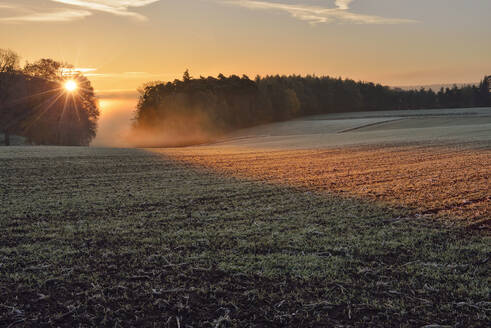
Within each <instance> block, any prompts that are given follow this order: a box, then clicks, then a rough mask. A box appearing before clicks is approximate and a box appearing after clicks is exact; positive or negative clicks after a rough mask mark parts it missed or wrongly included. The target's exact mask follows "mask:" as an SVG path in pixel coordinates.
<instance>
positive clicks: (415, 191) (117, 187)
mask: <svg viewBox="0 0 491 328" xmlns="http://www.w3.org/2000/svg"><path fill="white" fill-rule="evenodd" d="M443 112H444V111H443ZM443 112H442V115H449V114H448V113H443ZM466 113H469V112H466ZM399 114H401V115H402V114H403V113H402V112H400V113H399ZM367 115H368V116H370V115H371V116H373V117H367ZM391 115H392V114H390V115H385V114H380V117H375V116H374V113H368V114H361V113H356V114H353V116H351V118H350V117H344V118H340V117H336V116H333V117H332V116H328V117H324V118H315V119H314V118H307V119H303V120H297V121H292V122H283V123H278V124H275V125H271V126H269V128H268V127H267V126H263V127H257V128H254V129H249V130H246V131H240V132H238V133H236V134H235V135H234V136H232V137H231V138H229V139H227V140H222V141H221V142H220V143H217V144H213V145H206V146H201V147H190V148H183V149H147V150H144V149H111V148H64V147H11V148H6V147H0V167H1V168H2V169H1V170H0V202H1V206H0V236H1V238H0V295H1V297H0V326H1V327H3V326H6V327H8V326H19V327H23V326H25V327H40V326H41V327H42V326H61V327H73V326H79V325H81V326H108V327H115V326H123V327H134V326H141V327H154V326H158V327H161V326H163V327H189V326H193V327H197V326H205V327H244V326H255V327H265V326H267V327H284V326H294V327H308V326H322V327H334V326H339V327H423V326H426V325H441V326H451V327H454V326H455V327H484V326H488V325H489V323H490V316H491V308H490V304H489V299H490V286H489V254H490V253H491V245H490V241H491V239H490V236H489V230H487V229H488V228H487V224H489V219H490V197H491V195H490V191H489V175H490V169H489V168H490V167H491V144H490V138H491V136H490V133H491V132H490V131H491V130H490V129H488V128H489V126H490V125H491V122H490V120H489V110H485V109H482V110H477V113H474V114H472V115H474V116H475V115H478V119H476V117H471V116H472V115H471V116H469V117H461V116H463V115H462V114H461V113H457V112H451V117H441V115H440V116H439V117H428V119H429V120H431V123H430V122H429V121H427V120H426V119H425V120H422V121H419V120H421V117H411V118H410V119H411V121H407V122H406V123H407V125H404V124H403V122H404V121H402V120H399V119H401V118H402V119H406V118H408V117H406V116H407V115H405V114H404V115H402V116H398V117H397V118H396V117H395V116H391ZM432 115H433V116H435V112H432ZM355 116H356V117H355ZM362 116H365V117H362ZM454 116H455V120H453V119H451V120H447V119H448V118H453V117H454ZM387 117H388V118H389V120H392V118H394V121H393V122H382V121H386V120H387ZM364 119H366V120H367V121H364V122H363V121H360V120H364ZM368 119H370V120H368ZM308 122H317V123H318V124H319V125H315V124H314V123H310V127H309V123H308ZM380 122H382V123H381V124H379V123H380ZM373 123H376V124H375V125H374V124H373ZM347 130H348V131H347ZM309 131H310V132H309ZM299 132H301V133H299ZM266 134H267V135H266ZM385 136H388V139H385V142H380V140H384V137H385ZM435 327H436V326H435Z"/></svg>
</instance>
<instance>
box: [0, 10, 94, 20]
mask: <svg viewBox="0 0 491 328" xmlns="http://www.w3.org/2000/svg"><path fill="white" fill-rule="evenodd" d="M0 8H1V7H0ZM9 9H13V8H11V7H9ZM90 15H91V13H90V12H89V11H87V10H75V9H55V10H53V11H49V12H42V13H37V12H34V13H27V14H24V15H16V16H11V17H2V18H0V23H28V22H31V23H35V22H70V21H73V20H78V19H83V18H85V17H87V16H90Z"/></svg>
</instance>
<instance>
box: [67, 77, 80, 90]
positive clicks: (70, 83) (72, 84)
mask: <svg viewBox="0 0 491 328" xmlns="http://www.w3.org/2000/svg"><path fill="white" fill-rule="evenodd" d="M77 88H78V85H77V82H75V81H74V80H68V81H66V82H65V90H66V91H68V92H74V91H75V90H77Z"/></svg>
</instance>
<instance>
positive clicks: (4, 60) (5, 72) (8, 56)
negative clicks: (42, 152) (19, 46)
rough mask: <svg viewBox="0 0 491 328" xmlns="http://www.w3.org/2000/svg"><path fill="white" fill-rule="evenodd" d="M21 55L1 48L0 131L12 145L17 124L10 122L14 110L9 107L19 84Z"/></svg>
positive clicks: (7, 143) (8, 143)
mask: <svg viewBox="0 0 491 328" xmlns="http://www.w3.org/2000/svg"><path fill="white" fill-rule="evenodd" d="M19 60H20V57H19V55H17V54H16V53H15V52H13V51H12V50H5V49H0V132H3V134H4V138H5V141H4V142H5V145H7V146H9V145H10V134H11V133H13V132H14V131H15V130H16V126H14V125H13V124H9V122H11V121H12V116H13V112H12V111H11V110H9V108H8V107H7V102H8V100H9V98H10V95H11V94H12V93H14V92H15V91H14V89H15V87H16V84H18V82H19V81H18V70H19Z"/></svg>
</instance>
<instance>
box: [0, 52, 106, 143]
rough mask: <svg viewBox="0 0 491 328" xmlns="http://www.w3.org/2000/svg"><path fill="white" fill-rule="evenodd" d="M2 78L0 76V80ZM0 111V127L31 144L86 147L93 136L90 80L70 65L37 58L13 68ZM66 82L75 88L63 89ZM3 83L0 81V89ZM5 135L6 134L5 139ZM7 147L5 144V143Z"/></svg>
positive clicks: (94, 120) (96, 114)
mask: <svg viewBox="0 0 491 328" xmlns="http://www.w3.org/2000/svg"><path fill="white" fill-rule="evenodd" d="M2 76H4V77H5V76H7V74H4V73H2V74H1V75H0V81H1V80H2V78H1V77H2ZM12 76H13V77H12V78H10V80H9V82H8V83H5V85H6V86H7V87H4V89H5V90H7V88H8V90H7V92H5V93H2V94H5V95H6V96H5V98H6V100H5V101H3V103H2V104H3V105H2V107H1V108H2V110H1V111H0V128H1V127H3V130H4V131H5V130H7V132H8V133H15V134H19V135H21V136H24V137H26V138H27V140H28V141H29V142H31V143H33V144H44V145H48V144H49V145H69V146H76V145H83V146H85V145H89V143H90V142H91V140H92V139H93V138H94V137H95V135H96V129H97V119H98V117H99V109H98V107H97V101H96V98H95V94H94V90H93V88H92V86H91V83H90V81H89V80H88V79H87V78H86V77H84V76H83V75H81V74H80V73H78V72H75V71H73V70H72V69H71V66H69V65H66V64H63V63H60V62H57V61H54V60H52V59H41V60H39V61H37V62H34V63H28V64H26V66H25V68H24V70H22V71H21V70H19V69H18V67H16V68H15V69H14V73H12ZM67 80H74V81H75V82H76V84H77V86H78V88H77V90H75V91H74V92H69V91H67V90H66V89H65V88H64V84H65V83H66V81H67ZM2 85H3V83H2V82H0V88H2ZM8 133H6V135H7V136H8ZM6 144H8V142H6Z"/></svg>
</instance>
